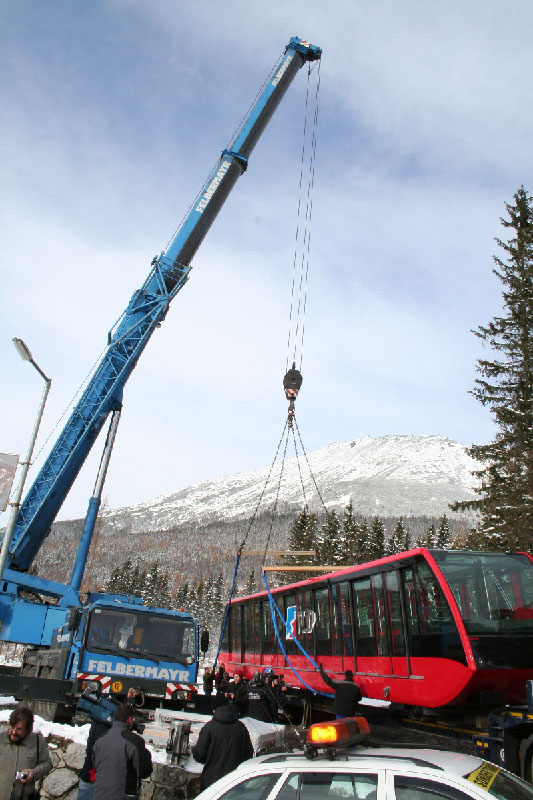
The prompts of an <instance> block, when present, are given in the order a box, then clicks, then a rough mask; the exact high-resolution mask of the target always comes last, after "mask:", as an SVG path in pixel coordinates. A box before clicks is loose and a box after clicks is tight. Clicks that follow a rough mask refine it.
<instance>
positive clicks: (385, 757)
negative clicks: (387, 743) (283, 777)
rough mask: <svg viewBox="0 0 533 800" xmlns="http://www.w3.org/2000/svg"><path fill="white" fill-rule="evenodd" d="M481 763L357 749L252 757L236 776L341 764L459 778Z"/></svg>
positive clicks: (420, 751)
mask: <svg viewBox="0 0 533 800" xmlns="http://www.w3.org/2000/svg"><path fill="white" fill-rule="evenodd" d="M482 763H483V760H482V759H481V758H478V757H477V756H472V755H467V754H466V753H455V752H451V751H449V750H434V749H425V748H418V747H417V748H405V747H358V748H357V749H351V750H345V751H342V752H338V753H337V754H336V755H335V756H334V757H333V756H331V755H328V754H327V753H326V754H322V753H321V754H319V755H318V757H317V758H314V759H309V758H306V756H305V755H304V754H303V753H301V752H300V753H272V754H269V755H262V756H256V757H255V758H252V759H249V760H248V761H245V762H243V763H242V764H241V765H240V766H239V767H238V768H237V770H236V772H238V773H239V776H240V777H242V776H244V775H245V774H247V773H249V772H254V773H260V772H268V771H271V770H272V769H275V770H279V771H282V770H284V769H307V770H312V771H315V770H316V771H320V770H331V769H332V768H334V769H338V767H339V766H340V765H341V764H342V765H343V768H344V769H346V767H347V766H348V765H350V768H357V769H364V770H367V769H368V770H372V769H373V770H375V769H379V768H381V769H400V768H401V769H406V768H409V767H410V766H411V767H413V768H420V767H425V768H427V769H434V770H440V771H444V772H446V773H448V774H449V775H455V776H457V777H462V776H464V775H468V774H469V773H471V772H473V771H474V770H476V769H478V767H480V766H481V764H482Z"/></svg>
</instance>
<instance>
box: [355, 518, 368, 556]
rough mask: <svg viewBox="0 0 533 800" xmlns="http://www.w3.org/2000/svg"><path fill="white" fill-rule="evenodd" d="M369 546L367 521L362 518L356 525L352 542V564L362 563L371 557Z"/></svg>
mask: <svg viewBox="0 0 533 800" xmlns="http://www.w3.org/2000/svg"><path fill="white" fill-rule="evenodd" d="M369 547H370V531H369V530H368V522H367V521H366V519H364V520H363V521H362V522H360V523H359V525H358V527H357V532H356V536H355V543H354V552H355V557H354V564H363V563H364V562H365V561H369V560H370V558H372V556H371V555H370V549H369Z"/></svg>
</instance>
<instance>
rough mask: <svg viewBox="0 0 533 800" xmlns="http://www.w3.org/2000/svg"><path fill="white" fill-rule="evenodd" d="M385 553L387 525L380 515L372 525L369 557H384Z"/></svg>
mask: <svg viewBox="0 0 533 800" xmlns="http://www.w3.org/2000/svg"><path fill="white" fill-rule="evenodd" d="M384 555H385V525H384V524H383V520H382V519H380V518H379V517H374V518H373V520H372V525H371V526H370V533H369V541H368V547H367V557H368V559H369V560H374V559H375V558H383V556H384Z"/></svg>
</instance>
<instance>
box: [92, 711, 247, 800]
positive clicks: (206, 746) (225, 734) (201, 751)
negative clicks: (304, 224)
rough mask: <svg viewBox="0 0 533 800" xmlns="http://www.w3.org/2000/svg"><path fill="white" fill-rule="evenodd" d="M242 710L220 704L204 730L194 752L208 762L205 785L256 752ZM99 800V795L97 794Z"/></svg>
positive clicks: (198, 759)
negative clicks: (240, 711)
mask: <svg viewBox="0 0 533 800" xmlns="http://www.w3.org/2000/svg"><path fill="white" fill-rule="evenodd" d="M238 713H239V712H238V710H237V708H236V707H235V706H234V705H233V704H230V705H223V706H218V708H216V709H215V713H214V714H213V719H212V720H210V721H209V722H207V723H206V724H205V725H204V727H203V728H202V730H201V731H200V735H199V736H198V741H197V743H196V744H195V746H194V747H193V748H192V755H193V758H194V759H195V761H198V763H200V764H203V765H204V768H203V770H202V777H201V780H200V785H201V788H202V789H206V788H207V787H208V786H211V784H212V783H214V782H215V781H217V780H218V779H219V778H222V777H224V775H227V774H228V772H231V771H232V770H234V769H235V768H236V767H238V766H239V764H241V763H242V762H243V761H246V759H247V758H252V756H253V754H254V749H253V747H252V742H251V740H250V734H249V733H248V730H247V728H246V725H244V724H243V723H242V722H240V720H239V719H238ZM95 800H98V798H96V797H95Z"/></svg>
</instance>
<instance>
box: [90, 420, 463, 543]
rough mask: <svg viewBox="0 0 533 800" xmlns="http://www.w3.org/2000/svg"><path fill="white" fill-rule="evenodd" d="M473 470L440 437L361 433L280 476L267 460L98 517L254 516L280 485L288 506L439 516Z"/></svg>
mask: <svg viewBox="0 0 533 800" xmlns="http://www.w3.org/2000/svg"><path fill="white" fill-rule="evenodd" d="M307 462H308V463H309V465H310V468H311V472H312V475H311V473H310V472H309V469H308V467H307ZM299 467H300V468H299ZM475 469H479V463H478V462H476V461H475V460H474V459H472V458H471V457H470V456H469V455H468V453H467V451H466V447H465V445H463V444H461V443H460V442H457V441H455V440H453V439H448V438H446V437H444V436H434V435H433V436H432V435H401V434H395V435H388V436H381V437H370V436H363V437H360V438H359V439H353V440H350V441H347V442H336V443H333V444H329V445H326V446H325V447H323V448H320V449H318V450H315V451H313V452H311V453H309V454H307V458H306V459H304V458H302V457H300V465H298V463H297V459H296V458H295V457H294V458H291V459H288V460H287V461H286V462H285V466H284V470H283V474H282V476H281V481H280V472H281V464H277V465H275V467H274V469H273V471H272V474H271V479H270V481H269V482H268V483H267V477H268V474H269V470H270V467H267V466H265V467H260V468H258V469H255V470H251V471H249V472H242V473H236V474H232V475H226V476H221V477H218V478H213V479H210V480H205V481H201V482H199V483H196V484H193V485H191V486H188V487H184V488H183V489H180V490H178V491H177V492H174V493H172V494H170V495H160V496H158V497H155V498H152V499H151V500H147V501H144V502H142V503H139V504H137V505H135V506H129V507H125V508H121V509H116V510H108V511H106V512H105V513H104V515H103V516H104V519H105V522H106V526H107V525H110V526H111V527H120V528H124V527H125V526H126V525H127V527H128V528H129V529H130V530H132V531H140V530H150V531H158V530H163V529H166V528H169V527H172V526H174V525H176V524H178V525H181V524H184V523H187V524H195V523H196V524H199V523H202V524H203V523H205V522H206V521H210V520H215V519H218V520H224V521H229V520H232V519H245V518H251V517H252V515H253V514H254V511H255V509H256V508H257V506H258V502H259V499H260V497H262V501H261V502H262V504H263V505H264V506H272V505H273V503H274V502H275V500H276V494H277V493H278V486H279V494H278V497H277V503H278V507H280V508H283V509H284V510H285V511H291V510H294V511H296V512H297V511H298V510H300V509H301V508H302V507H303V505H304V503H305V502H306V501H307V504H308V506H309V508H310V509H311V510H318V509H320V508H321V507H322V500H321V498H322V499H323V500H324V504H325V506H326V507H327V508H328V509H333V508H335V509H340V508H342V507H345V506H346V505H348V503H349V502H350V501H351V502H352V504H353V508H354V512H355V513H357V514H361V515H363V516H374V515H379V516H385V517H391V516H396V517H400V516H403V517H411V516H428V517H440V516H442V514H444V513H447V512H448V511H449V504H450V503H452V502H454V501H456V500H470V499H474V498H475V497H476V493H475V491H474V490H475V487H476V485H477V481H476V479H475V478H474V476H473V475H472V472H473V471H474V470H475ZM300 473H302V480H301V479H300ZM313 478H314V479H313ZM302 482H303V488H302ZM315 483H316V485H315ZM317 486H318V489H319V491H317V488H316V487H317ZM261 492H263V494H261Z"/></svg>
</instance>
